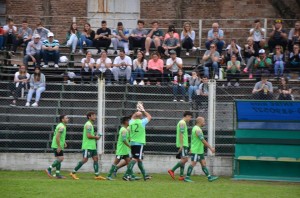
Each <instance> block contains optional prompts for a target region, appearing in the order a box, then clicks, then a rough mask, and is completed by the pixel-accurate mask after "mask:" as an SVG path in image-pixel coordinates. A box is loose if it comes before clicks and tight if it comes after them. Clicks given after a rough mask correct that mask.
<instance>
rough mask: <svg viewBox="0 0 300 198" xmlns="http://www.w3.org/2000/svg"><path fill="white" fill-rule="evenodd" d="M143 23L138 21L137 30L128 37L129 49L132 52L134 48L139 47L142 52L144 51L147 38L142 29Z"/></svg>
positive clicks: (145, 31)
mask: <svg viewBox="0 0 300 198" xmlns="http://www.w3.org/2000/svg"><path fill="white" fill-rule="evenodd" d="M144 25H145V22H144V21H142V20H138V22H137V28H135V29H133V30H132V31H131V34H130V36H129V49H130V50H133V49H134V48H135V47H140V48H141V50H142V51H144V50H145V42H146V37H147V30H145V29H144Z"/></svg>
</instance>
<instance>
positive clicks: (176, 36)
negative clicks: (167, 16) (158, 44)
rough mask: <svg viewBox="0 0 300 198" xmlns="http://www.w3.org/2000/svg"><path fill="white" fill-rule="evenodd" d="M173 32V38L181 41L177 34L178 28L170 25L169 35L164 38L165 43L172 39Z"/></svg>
mask: <svg viewBox="0 0 300 198" xmlns="http://www.w3.org/2000/svg"><path fill="white" fill-rule="evenodd" d="M171 31H172V32H173V37H174V38H177V39H178V40H179V41H180V37H179V34H178V33H177V31H176V28H175V26H174V25H169V27H168V31H167V33H166V34H165V36H164V41H165V40H166V39H168V38H170V34H169V32H171Z"/></svg>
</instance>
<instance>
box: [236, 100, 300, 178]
mask: <svg viewBox="0 0 300 198" xmlns="http://www.w3.org/2000/svg"><path fill="white" fill-rule="evenodd" d="M235 107H236V121H237V122H236V131H235V140H236V142H235V157H234V165H233V169H234V170H233V174H234V175H233V178H234V179H237V180H270V181H293V182H300V102H299V101H249V100H247V101H246V100H237V101H235Z"/></svg>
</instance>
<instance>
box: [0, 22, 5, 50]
mask: <svg viewBox="0 0 300 198" xmlns="http://www.w3.org/2000/svg"><path fill="white" fill-rule="evenodd" d="M3 49H4V30H3V28H2V25H1V24H0V50H3Z"/></svg>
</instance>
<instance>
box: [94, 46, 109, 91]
mask: <svg viewBox="0 0 300 198" xmlns="http://www.w3.org/2000/svg"><path fill="white" fill-rule="evenodd" d="M94 75H95V76H98V77H100V78H101V79H102V75H103V77H105V84H107V85H111V80H112V61H111V59H110V58H108V57H107V52H106V51H104V50H103V51H101V53H100V58H98V59H97V61H96V69H95V71H94Z"/></svg>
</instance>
